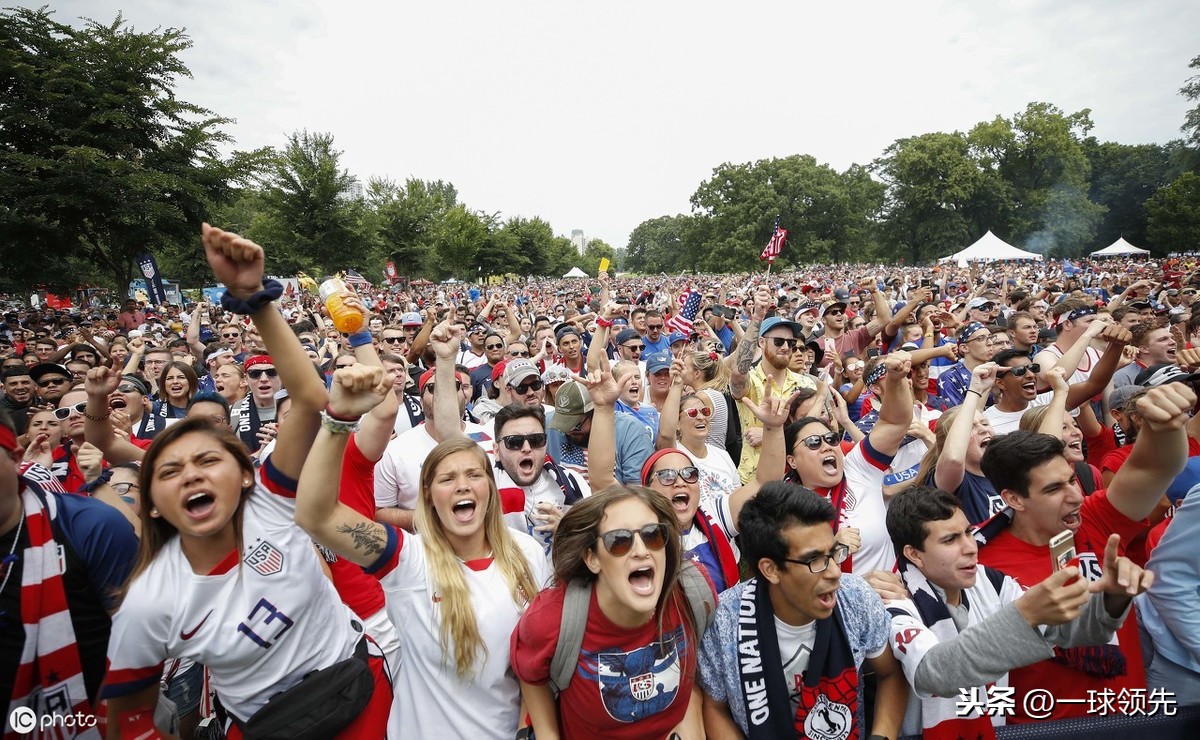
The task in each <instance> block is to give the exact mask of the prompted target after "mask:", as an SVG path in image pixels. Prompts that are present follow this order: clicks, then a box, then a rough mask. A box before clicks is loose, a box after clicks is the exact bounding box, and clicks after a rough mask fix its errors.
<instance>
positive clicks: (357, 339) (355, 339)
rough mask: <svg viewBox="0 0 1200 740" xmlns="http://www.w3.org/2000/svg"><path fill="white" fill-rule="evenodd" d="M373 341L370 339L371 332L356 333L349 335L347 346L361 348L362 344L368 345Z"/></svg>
mask: <svg viewBox="0 0 1200 740" xmlns="http://www.w3.org/2000/svg"><path fill="white" fill-rule="evenodd" d="M373 341H375V340H374V339H373V338H372V337H371V332H369V331H358V332H354V333H353V334H351V335H350V337H349V338H348V339H347V344H349V345H350V346H351V347H361V346H363V345H364V344H370V343H371V342H373Z"/></svg>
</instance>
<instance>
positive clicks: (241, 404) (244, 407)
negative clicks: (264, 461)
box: [231, 393, 262, 454]
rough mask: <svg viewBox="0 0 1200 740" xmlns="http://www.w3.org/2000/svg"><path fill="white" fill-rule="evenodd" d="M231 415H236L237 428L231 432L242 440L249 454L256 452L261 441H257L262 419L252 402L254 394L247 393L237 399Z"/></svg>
mask: <svg viewBox="0 0 1200 740" xmlns="http://www.w3.org/2000/svg"><path fill="white" fill-rule="evenodd" d="M231 415H235V416H237V419H238V425H237V429H234V430H233V432H234V434H236V435H237V436H238V439H240V440H242V444H243V445H244V446H245V447H246V449H247V450H249V451H250V453H251V454H253V453H255V452H258V448H259V447H260V446H261V443H260V442H259V441H258V430H259V427H261V426H262V419H260V418H259V416H258V406H257V405H255V403H254V394H253V393H247V394H246V397H245V398H243V399H242V400H240V401H238V404H237V406H234V407H233V413H232V414H231Z"/></svg>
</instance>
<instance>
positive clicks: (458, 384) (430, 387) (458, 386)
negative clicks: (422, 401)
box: [425, 380, 463, 393]
mask: <svg viewBox="0 0 1200 740" xmlns="http://www.w3.org/2000/svg"><path fill="white" fill-rule="evenodd" d="M462 385H463V384H462V381H461V380H456V381H454V390H456V391H461V390H462ZM433 386H434V384H433V382H429V383H426V384H425V390H427V391H429V392H430V393H433Z"/></svg>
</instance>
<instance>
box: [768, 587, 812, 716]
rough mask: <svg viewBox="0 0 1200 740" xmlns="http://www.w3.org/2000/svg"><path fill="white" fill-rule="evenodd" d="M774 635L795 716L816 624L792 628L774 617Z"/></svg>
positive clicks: (810, 655) (798, 706) (802, 689)
mask: <svg viewBox="0 0 1200 740" xmlns="http://www.w3.org/2000/svg"><path fill="white" fill-rule="evenodd" d="M801 567H804V566H801ZM775 635H776V637H777V638H778V640H779V658H780V661H781V662H782V663H783V680H784V682H785V683H786V684H787V688H788V698H790V699H791V700H792V713H793V714H795V712H796V710H797V709H799V708H800V694H801V693H802V692H803V691H804V672H805V671H806V670H808V661H809V658H811V657H812V651H813V643H814V642H815V641H816V638H817V622H816V620H813V621H811V622H809V623H808V624H806V625H803V626H800V627H793V626H792V625H790V624H788V623H787V622H784V621H783V620H781V619H780V618H779V617H775Z"/></svg>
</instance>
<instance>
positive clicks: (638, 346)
mask: <svg viewBox="0 0 1200 740" xmlns="http://www.w3.org/2000/svg"><path fill="white" fill-rule="evenodd" d="M621 346H622V347H624V348H625V349H627V350H629V351H630V352H642V351H644V350H645V349H646V345H644V344H622V345H621Z"/></svg>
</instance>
